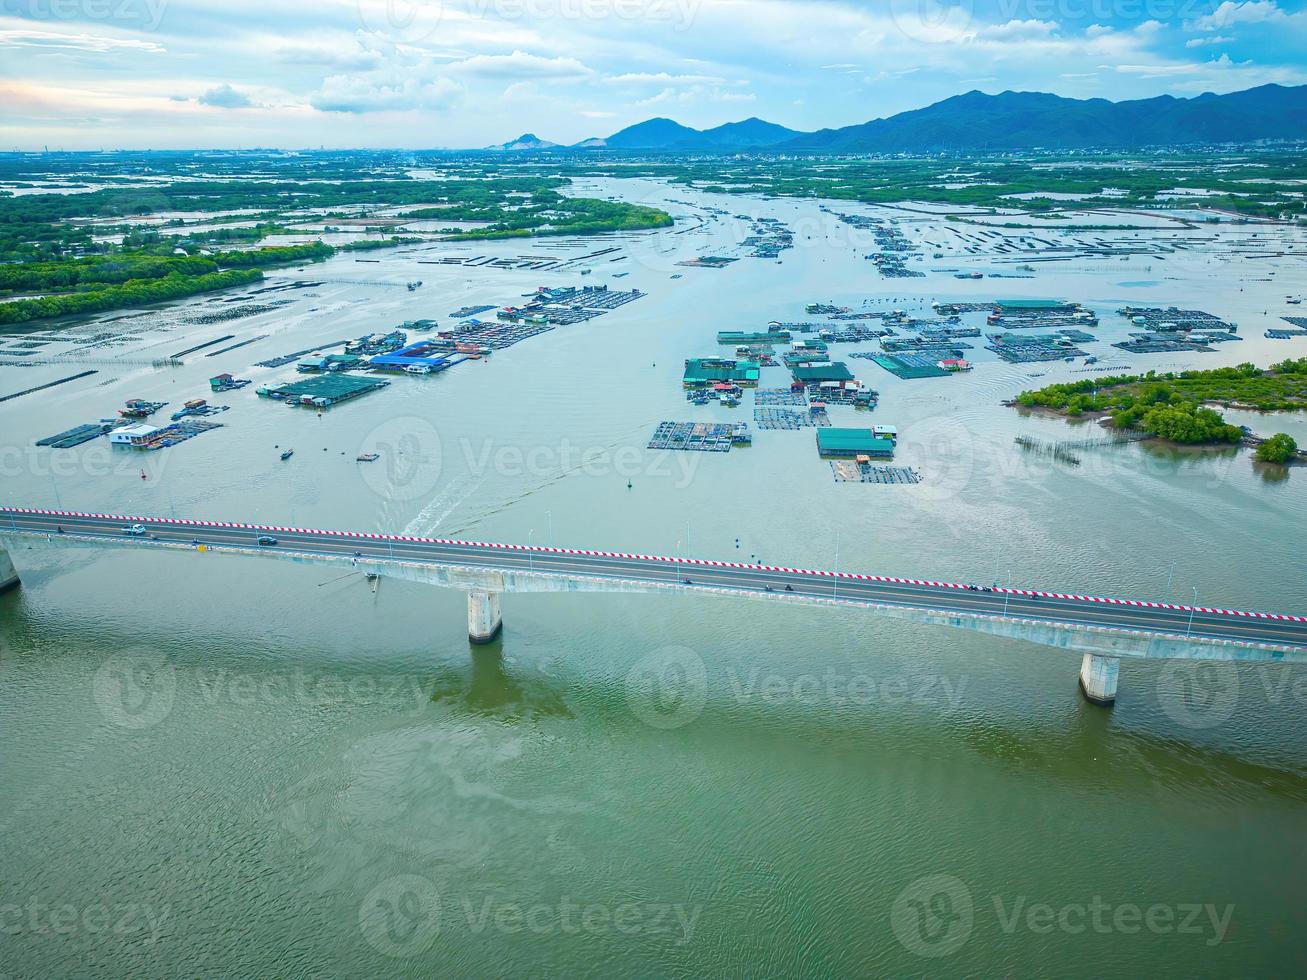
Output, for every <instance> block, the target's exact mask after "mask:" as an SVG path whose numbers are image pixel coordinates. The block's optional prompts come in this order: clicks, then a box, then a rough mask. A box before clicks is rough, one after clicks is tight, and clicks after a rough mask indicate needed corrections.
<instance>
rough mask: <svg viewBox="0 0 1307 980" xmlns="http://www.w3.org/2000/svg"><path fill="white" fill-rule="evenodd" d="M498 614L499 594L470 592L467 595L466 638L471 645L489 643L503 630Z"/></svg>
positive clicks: (502, 620)
mask: <svg viewBox="0 0 1307 980" xmlns="http://www.w3.org/2000/svg"><path fill="white" fill-rule="evenodd" d="M503 626H504V619H503V617H502V616H501V615H500V614H499V593H498V592H482V591H472V592H469V593H468V594H467V638H468V639H469V640H471V641H472V642H473V643H489V642H490V641H491V640H493V639H494V638H495V637H496V636H498V635H499V631H500V630H501V629H503Z"/></svg>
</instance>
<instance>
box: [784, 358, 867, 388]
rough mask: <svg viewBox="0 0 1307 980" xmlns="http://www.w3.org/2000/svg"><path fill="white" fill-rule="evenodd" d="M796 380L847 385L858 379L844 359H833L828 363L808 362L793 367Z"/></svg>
mask: <svg viewBox="0 0 1307 980" xmlns="http://www.w3.org/2000/svg"><path fill="white" fill-rule="evenodd" d="M792 373H793V374H794V380H795V381H800V382H802V383H803V384H809V385H811V384H822V383H824V382H834V383H836V384H839V385H842V386H843V385H847V384H848V383H849V382H851V381H854V382H855V381H856V379H855V378H854V377H853V372H851V371H850V370H849V369H848V366H847V365H845V364H844V362H843V361H833V362H828V363H826V364H807V365H801V366H799V367H796V368H794V369H793V371H792Z"/></svg>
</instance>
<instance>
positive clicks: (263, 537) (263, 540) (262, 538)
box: [259, 534, 277, 545]
mask: <svg viewBox="0 0 1307 980" xmlns="http://www.w3.org/2000/svg"><path fill="white" fill-rule="evenodd" d="M276 543H277V539H276V538H274V537H273V536H272V535H271V534H260V535H259V544H264V545H273V544H276Z"/></svg>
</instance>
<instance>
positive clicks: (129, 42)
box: [0, 30, 167, 54]
mask: <svg viewBox="0 0 1307 980" xmlns="http://www.w3.org/2000/svg"><path fill="white" fill-rule="evenodd" d="M0 48H45V49H50V48H63V49H66V50H71V51H94V52H97V53H104V52H107V51H147V52H150V53H152V54H156V53H157V54H162V53H163V52H164V51H165V50H167V49H166V48H164V46H163V45H162V44H156V43H155V42H154V41H140V40H137V39H135V38H117V37H105V36H104V35H102V34H59V33H56V32H54V31H19V30H12V31H0Z"/></svg>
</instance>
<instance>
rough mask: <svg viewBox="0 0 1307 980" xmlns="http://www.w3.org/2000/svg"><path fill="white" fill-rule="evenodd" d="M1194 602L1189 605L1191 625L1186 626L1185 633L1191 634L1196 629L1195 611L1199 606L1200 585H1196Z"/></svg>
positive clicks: (1186, 634)
mask: <svg viewBox="0 0 1307 980" xmlns="http://www.w3.org/2000/svg"><path fill="white" fill-rule="evenodd" d="M1193 589H1194V604H1193V605H1192V606H1190V607H1189V625H1188V626H1187V627H1185V631H1184V635H1185V636H1189V635H1190V634H1192V633H1193V631H1194V613H1195V612H1196V611H1197V608H1198V586H1196V585H1195V586H1194V587H1193Z"/></svg>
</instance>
